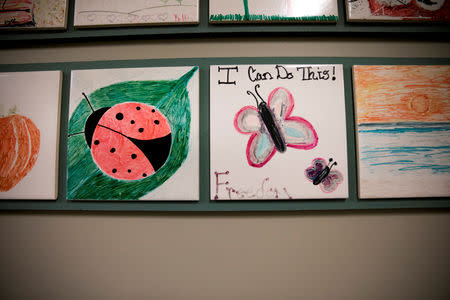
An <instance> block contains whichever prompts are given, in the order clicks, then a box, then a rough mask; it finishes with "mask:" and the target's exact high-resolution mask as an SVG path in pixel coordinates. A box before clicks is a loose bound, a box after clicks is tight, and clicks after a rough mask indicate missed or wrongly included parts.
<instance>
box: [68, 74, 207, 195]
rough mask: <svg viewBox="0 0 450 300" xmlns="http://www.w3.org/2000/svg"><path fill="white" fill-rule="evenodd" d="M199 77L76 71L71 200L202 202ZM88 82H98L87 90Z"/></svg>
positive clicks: (74, 79) (70, 125)
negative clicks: (89, 80) (200, 185)
mask: <svg viewBox="0 0 450 300" xmlns="http://www.w3.org/2000/svg"><path fill="white" fill-rule="evenodd" d="M196 74H197V67H189V68H186V67H182V68H142V69H113V70H86V71H74V72H73V87H72V90H71V99H73V100H74V102H75V103H76V104H73V105H72V103H71V108H72V109H73V112H72V113H71V118H70V123H69V149H68V151H69V155H68V160H69V162H68V191H67V196H68V198H69V199H98V200H108V199H111V200H114V199H124V200H137V199H147V198H146V196H147V194H148V196H150V198H151V199H155V200H196V199H198V190H197V188H198V187H197V186H198V183H197V182H198V166H197V165H198V161H197V162H196V160H198V157H197V156H198V153H197V151H198V145H197V144H198V141H197V139H198V134H197V132H196V131H197V126H198V122H197V120H198V112H197V106H198V86H197V85H198V82H197V80H198V76H197V75H196ZM102 76H106V77H107V78H106V79H99V78H101V77H102ZM192 77H195V79H192ZM89 78H92V79H93V80H97V81H98V82H99V83H93V84H90V85H87V84H86V83H87V80H88V79H89ZM144 79H145V80H144ZM191 80H192V81H194V82H193V84H190V81H191ZM102 83H105V84H104V85H103V84H102ZM78 92H81V93H80V94H78V95H77V93H78ZM71 101H72V100H71ZM192 108H194V109H195V110H192ZM191 120H193V121H194V122H193V124H191ZM195 163H197V165H195ZM180 171H181V174H180V175H178V176H177V177H176V178H175V179H172V178H173V175H174V174H175V173H177V174H178V173H180ZM186 175H188V176H186ZM183 177H184V178H183ZM171 179H172V180H171ZM161 185H162V187H161V189H160V188H159V187H160V186H161ZM175 186H177V188H174V187H175ZM153 190H155V192H152V191H153ZM183 190H188V191H184V192H183ZM150 192H151V193H150Z"/></svg>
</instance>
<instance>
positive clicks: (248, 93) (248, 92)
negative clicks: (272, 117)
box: [247, 91, 259, 107]
mask: <svg viewBox="0 0 450 300" xmlns="http://www.w3.org/2000/svg"><path fill="white" fill-rule="evenodd" d="M247 95H252V96H253V97H254V98H255V101H256V107H258V105H259V104H258V98H256V96H255V94H253V93H252V92H250V91H247Z"/></svg>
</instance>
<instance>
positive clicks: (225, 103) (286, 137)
mask: <svg viewBox="0 0 450 300" xmlns="http://www.w3.org/2000/svg"><path fill="white" fill-rule="evenodd" d="M210 72H211V81H210V101H211V107H210V109H211V113H210V120H211V124H210V134H211V135H210V143H211V146H210V147H211V153H210V157H211V169H210V172H211V174H210V184H211V199H214V200H255V199H274V200H281V199H321V198H347V197H348V178H347V177H348V173H347V142H346V125H345V124H346V123H345V99H344V85H343V70H342V65H215V66H214V65H213V66H211V67H210Z"/></svg>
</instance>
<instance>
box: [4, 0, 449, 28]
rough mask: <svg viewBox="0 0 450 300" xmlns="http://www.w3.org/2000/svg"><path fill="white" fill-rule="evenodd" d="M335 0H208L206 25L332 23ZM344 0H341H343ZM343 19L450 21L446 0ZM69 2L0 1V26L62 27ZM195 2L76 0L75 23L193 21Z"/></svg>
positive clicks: (370, 5) (385, 0)
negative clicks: (208, 23) (207, 22)
mask: <svg viewBox="0 0 450 300" xmlns="http://www.w3.org/2000/svg"><path fill="white" fill-rule="evenodd" d="M337 1H338V0H314V1H311V0H296V1H291V0H276V1H273V0H228V1H222V0H209V21H210V22H211V23H219V24H220V23H230V22H233V23H249V22H269V23H271V22H295V23H298V22H337V20H338V8H337ZM342 1H344V0H342ZM346 8H347V21H357V22H361V21H363V22H364V21H367V22H374V21H416V22H417V21H449V18H450V4H449V1H447V0H401V1H400V0H346ZM67 10H68V0H47V1H41V0H2V1H1V7H0V28H16V29H17V28H22V29H27V28H28V29H29V28H39V29H64V28H66V26H67ZM198 23H199V0H129V1H122V0H75V4H74V26H75V27H95V26H127V25H169V24H198Z"/></svg>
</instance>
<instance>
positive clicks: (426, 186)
mask: <svg viewBox="0 0 450 300" xmlns="http://www.w3.org/2000/svg"><path fill="white" fill-rule="evenodd" d="M353 77H354V99H355V113H356V125H357V143H358V158H359V164H358V166H359V196H360V198H399V197H400V198H403V197H405V198H406V197H444V196H448V195H450V66H354V67H353Z"/></svg>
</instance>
